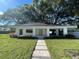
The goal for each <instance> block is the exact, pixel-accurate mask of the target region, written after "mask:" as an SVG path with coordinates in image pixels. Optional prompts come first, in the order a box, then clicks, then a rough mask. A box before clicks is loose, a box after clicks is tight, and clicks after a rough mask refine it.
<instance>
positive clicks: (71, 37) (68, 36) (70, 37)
mask: <svg viewBox="0 0 79 59" xmlns="http://www.w3.org/2000/svg"><path fill="white" fill-rule="evenodd" d="M65 38H68V39H75V38H76V37H75V36H74V35H72V34H67V35H65Z"/></svg>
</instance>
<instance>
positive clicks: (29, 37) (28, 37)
mask: <svg viewBox="0 0 79 59" xmlns="http://www.w3.org/2000/svg"><path fill="white" fill-rule="evenodd" d="M18 39H38V38H37V37H33V36H22V37H18Z"/></svg>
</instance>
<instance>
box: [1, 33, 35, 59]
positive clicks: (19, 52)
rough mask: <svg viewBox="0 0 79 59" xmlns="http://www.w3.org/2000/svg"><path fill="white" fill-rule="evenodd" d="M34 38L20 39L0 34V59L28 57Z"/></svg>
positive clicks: (24, 58)
mask: <svg viewBox="0 0 79 59" xmlns="http://www.w3.org/2000/svg"><path fill="white" fill-rule="evenodd" d="M35 44H36V40H21V39H16V38H10V37H9V35H7V34H5V35H4V34H0V59H30V57H31V55H32V53H33V49H34V47H35Z"/></svg>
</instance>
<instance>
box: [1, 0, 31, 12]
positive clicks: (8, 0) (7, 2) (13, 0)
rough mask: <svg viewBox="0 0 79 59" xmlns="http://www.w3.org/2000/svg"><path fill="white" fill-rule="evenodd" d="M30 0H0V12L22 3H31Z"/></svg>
mask: <svg viewBox="0 0 79 59" xmlns="http://www.w3.org/2000/svg"><path fill="white" fill-rule="evenodd" d="M31 3H32V0H0V13H2V12H5V11H6V10H8V9H11V8H15V7H17V6H20V5H23V4H31Z"/></svg>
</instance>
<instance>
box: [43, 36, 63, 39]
mask: <svg viewBox="0 0 79 59" xmlns="http://www.w3.org/2000/svg"><path fill="white" fill-rule="evenodd" d="M63 38H64V36H50V37H45V38H44V39H63Z"/></svg>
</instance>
